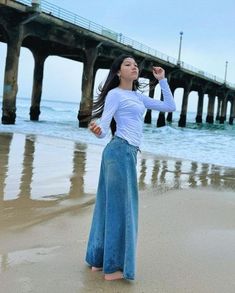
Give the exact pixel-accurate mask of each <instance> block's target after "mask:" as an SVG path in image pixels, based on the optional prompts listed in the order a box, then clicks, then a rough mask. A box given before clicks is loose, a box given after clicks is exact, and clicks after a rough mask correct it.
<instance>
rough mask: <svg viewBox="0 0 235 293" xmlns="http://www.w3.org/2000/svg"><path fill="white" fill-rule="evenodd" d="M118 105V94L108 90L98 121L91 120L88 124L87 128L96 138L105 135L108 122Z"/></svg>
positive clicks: (107, 130) (107, 129) (108, 125)
mask: <svg viewBox="0 0 235 293" xmlns="http://www.w3.org/2000/svg"><path fill="white" fill-rule="evenodd" d="M118 105H119V99H118V96H117V95H116V94H115V93H113V92H109V93H108V94H107V96H106V99H105V103H104V111H103V113H102V116H101V119H100V123H96V122H94V121H91V123H90V124H89V129H90V130H91V131H92V132H93V133H94V134H95V135H96V136H97V137H98V138H103V137H105V136H106V135H107V133H108V132H109V127H110V123H111V120H112V118H113V116H114V113H115V112H116V111H117V108H118Z"/></svg>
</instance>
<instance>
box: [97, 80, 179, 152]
mask: <svg viewBox="0 0 235 293" xmlns="http://www.w3.org/2000/svg"><path fill="white" fill-rule="evenodd" d="M159 84H160V87H161V90H162V93H163V101H160V100H154V99H153V98H150V97H148V96H145V95H143V94H141V93H139V92H137V91H131V90H123V89H121V88H118V87H117V88H114V89H112V90H110V91H109V92H108V94H107V96H106V99H105V104H104V110H103V114H102V116H101V120H100V123H99V126H100V127H101V134H100V135H99V136H98V137H99V138H103V137H105V136H106V135H107V133H108V132H109V127H110V122H111V120H112V118H113V117H114V119H115V121H116V126H117V129H116V132H115V135H116V136H119V137H121V138H124V139H126V140H127V141H128V143H129V144H131V145H134V146H137V147H139V146H140V144H141V138H142V130H143V119H144V113H145V110H146V109H151V110H157V111H161V112H173V111H175V109H176V106H175V101H174V99H173V96H172V93H171V90H170V88H169V85H168V82H167V79H166V78H164V79H161V80H160V81H159Z"/></svg>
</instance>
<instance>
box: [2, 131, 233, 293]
mask: <svg viewBox="0 0 235 293" xmlns="http://www.w3.org/2000/svg"><path fill="white" fill-rule="evenodd" d="M101 151H102V147H100V146H95V145H89V146H87V145H84V144H77V143H74V142H71V141H65V140H59V139H53V138H47V137H40V136H36V137H35V136H32V135H31V136H25V135H23V134H14V135H5V134H4V135H0V166H1V168H0V292H4V293H5V292H11V293H15V292H17V293H20V292H24V293H25V292H35V293H37V292H56V293H60V292H61V293H64V292H71V293H73V292H74V293H75V292H138V293H140V292H144V293H145V292H146V293H148V292H149V293H151V292H160V293H178V292H179V293H182V292H185V293H189V292H195V293H202V292H203V293H204V292H205V293H217V292H218V293H221V292H226V293H230V292H231V293H233V292H235V278H234V276H235V213H234V208H235V170H234V169H231V168H224V167H220V166H214V165H208V164H201V163H197V162H189V161H182V160H177V159H169V158H158V157H156V156H152V155H150V154H144V153H142V154H141V155H140V156H139V158H138V166H137V169H138V180H139V186H140V211H139V212H140V215H139V239H138V251H137V277H136V280H135V281H134V282H127V281H124V280H121V281H116V282H107V281H104V280H103V274H102V272H97V273H92V272H91V271H90V269H89V268H88V267H87V266H86V264H85V262H84V255H85V250H86V244H87V237H88V233H89V228H90V223H91V216H92V211H93V207H94V201H95V196H94V193H95V189H96V184H97V180H98V178H97V176H98V173H99V162H100V155H101Z"/></svg>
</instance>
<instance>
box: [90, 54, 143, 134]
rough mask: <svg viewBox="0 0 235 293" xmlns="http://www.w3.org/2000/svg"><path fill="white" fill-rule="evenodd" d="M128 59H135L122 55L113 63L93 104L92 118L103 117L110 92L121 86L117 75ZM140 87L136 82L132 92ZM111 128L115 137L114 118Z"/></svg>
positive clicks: (135, 81)
mask: <svg viewBox="0 0 235 293" xmlns="http://www.w3.org/2000/svg"><path fill="white" fill-rule="evenodd" d="M126 58H132V59H134V58H133V56H131V55H126V54H122V55H120V56H119V57H118V58H116V59H115V60H114V61H113V63H112V65H111V68H110V71H109V74H108V77H107V79H106V81H105V83H104V85H100V86H99V88H98V89H99V92H100V93H99V95H98V98H97V99H96V100H95V101H94V104H93V112H92V118H99V117H101V115H102V113H103V110H104V103H105V98H106V96H107V94H108V92H109V91H110V90H112V89H114V88H116V87H118V86H119V84H120V80H119V77H118V75H117V73H118V71H119V70H120V68H121V65H122V62H123V61H124V59H126ZM139 86H140V84H139V81H138V80H134V81H133V86H132V90H133V91H136V90H137V89H139ZM110 127H111V131H112V135H114V133H115V131H116V122H115V120H114V118H113V119H112V121H111V124H110Z"/></svg>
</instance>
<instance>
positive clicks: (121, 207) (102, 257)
mask: <svg viewBox="0 0 235 293" xmlns="http://www.w3.org/2000/svg"><path fill="white" fill-rule="evenodd" d="M137 152H138V148H137V147H135V146H133V145H130V144H129V143H128V142H127V141H126V140H124V139H122V138H119V137H116V136H114V138H113V139H112V140H111V141H110V142H109V143H108V144H107V146H106V147H105V149H104V151H103V155H102V162H101V168H100V178H99V184H98V190H97V195H96V204H95V208H94V214H93V219H92V225H91V230H90V236H89V241H88V246H87V253H86V261H87V263H88V264H89V265H91V266H94V267H103V271H104V273H105V274H110V273H114V272H116V271H122V272H123V276H124V278H125V279H130V280H133V279H134V278H135V258H136V242H137V230H138V186H137V175H136V157H137Z"/></svg>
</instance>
